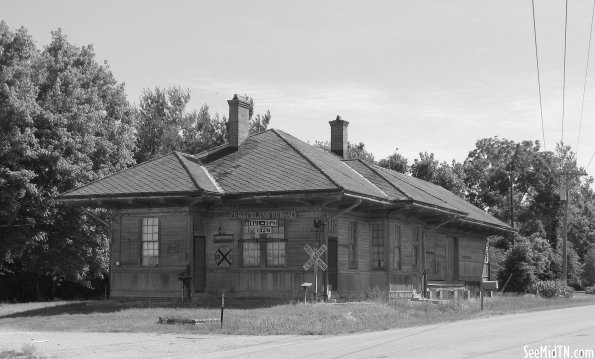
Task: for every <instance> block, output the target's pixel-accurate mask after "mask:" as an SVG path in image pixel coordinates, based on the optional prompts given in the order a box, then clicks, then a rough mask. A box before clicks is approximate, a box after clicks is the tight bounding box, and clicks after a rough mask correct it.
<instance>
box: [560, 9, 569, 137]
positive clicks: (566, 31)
mask: <svg viewBox="0 0 595 359" xmlns="http://www.w3.org/2000/svg"><path fill="white" fill-rule="evenodd" d="M567 33H568V0H566V14H565V16H564V75H563V80H562V139H561V141H560V142H562V145H564V99H565V98H566V34H567Z"/></svg>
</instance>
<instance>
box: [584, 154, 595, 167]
mask: <svg viewBox="0 0 595 359" xmlns="http://www.w3.org/2000/svg"><path fill="white" fill-rule="evenodd" d="M593 157H595V151H593V154H592V155H591V159H590V160H589V163H587V167H585V171H586V170H587V169H588V168H589V165H590V164H591V161H593Z"/></svg>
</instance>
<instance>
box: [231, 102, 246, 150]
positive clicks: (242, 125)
mask: <svg viewBox="0 0 595 359" xmlns="http://www.w3.org/2000/svg"><path fill="white" fill-rule="evenodd" d="M227 103H228V104H229V125H228V128H227V142H228V143H229V146H230V147H235V148H237V147H240V145H241V144H242V142H244V141H245V140H246V138H247V137H248V133H249V130H250V123H249V120H250V102H249V101H248V99H247V98H246V97H244V96H239V95H238V94H235V95H233V98H232V99H231V100H228V101H227Z"/></svg>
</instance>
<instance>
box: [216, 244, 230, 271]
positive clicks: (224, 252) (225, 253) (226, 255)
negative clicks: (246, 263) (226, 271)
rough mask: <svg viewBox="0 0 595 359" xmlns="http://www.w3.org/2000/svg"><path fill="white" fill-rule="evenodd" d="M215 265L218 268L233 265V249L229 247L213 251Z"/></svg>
mask: <svg viewBox="0 0 595 359" xmlns="http://www.w3.org/2000/svg"><path fill="white" fill-rule="evenodd" d="M215 263H216V264H217V265H218V266H219V267H229V266H230V265H231V264H232V263H233V249H231V248H229V247H219V248H218V249H217V250H216V251H215Z"/></svg>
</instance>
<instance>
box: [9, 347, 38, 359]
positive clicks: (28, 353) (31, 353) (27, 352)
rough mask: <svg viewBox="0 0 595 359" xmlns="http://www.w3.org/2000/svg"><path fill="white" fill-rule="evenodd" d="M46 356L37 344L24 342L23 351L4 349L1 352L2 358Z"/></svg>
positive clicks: (23, 358)
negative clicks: (37, 347) (38, 349)
mask: <svg viewBox="0 0 595 359" xmlns="http://www.w3.org/2000/svg"><path fill="white" fill-rule="evenodd" d="M45 358H46V356H44V355H41V354H39V353H38V352H37V349H36V348H35V346H33V345H31V344H24V345H23V346H22V347H21V351H20V352H19V351H16V350H4V351H1V352H0V359H45Z"/></svg>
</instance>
